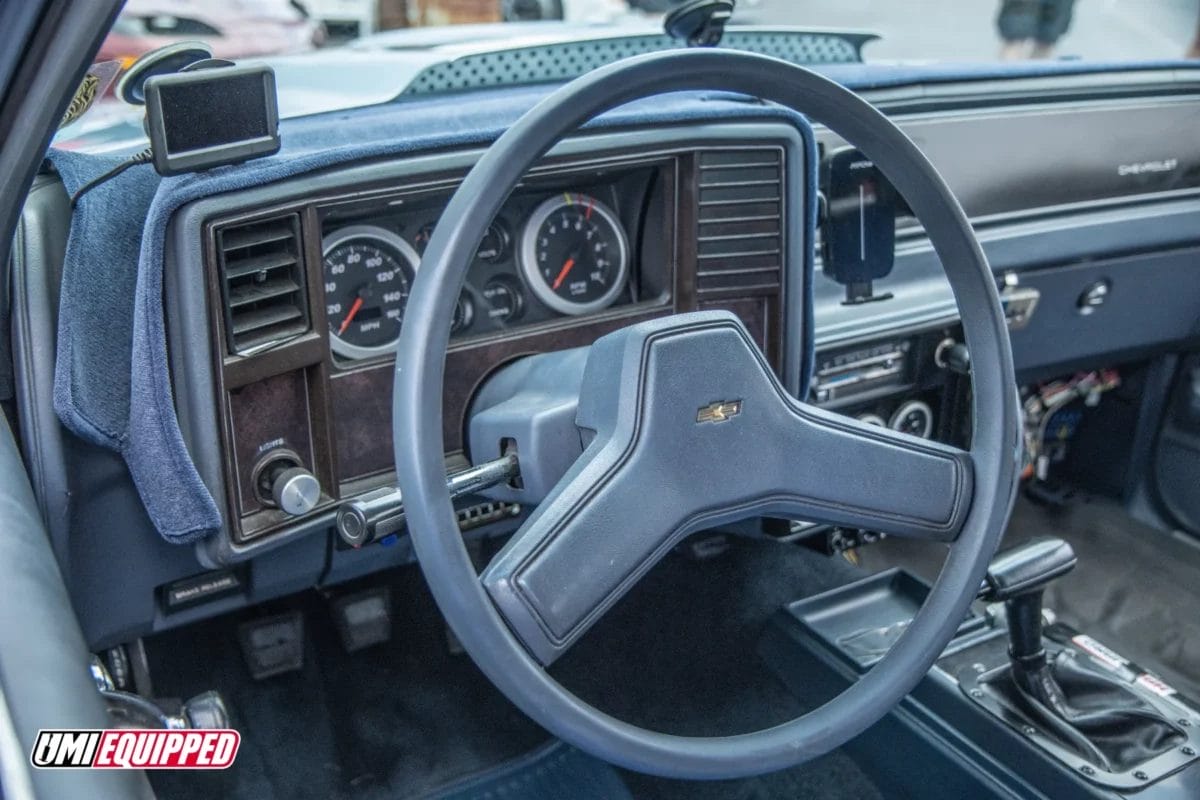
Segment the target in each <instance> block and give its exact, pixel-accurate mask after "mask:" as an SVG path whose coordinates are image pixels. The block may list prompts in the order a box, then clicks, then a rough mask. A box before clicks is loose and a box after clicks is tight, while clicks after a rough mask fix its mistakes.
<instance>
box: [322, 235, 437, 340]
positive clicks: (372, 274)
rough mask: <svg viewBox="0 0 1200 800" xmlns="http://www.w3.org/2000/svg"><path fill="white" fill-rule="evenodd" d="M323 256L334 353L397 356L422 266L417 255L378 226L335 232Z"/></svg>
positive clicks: (326, 303) (324, 247)
mask: <svg viewBox="0 0 1200 800" xmlns="http://www.w3.org/2000/svg"><path fill="white" fill-rule="evenodd" d="M322 250H323V251H324V253H325V258H324V273H325V314H326V316H327V317H328V319H329V345H330V347H331V348H333V351H334V352H335V353H337V354H338V355H340V356H343V357H345V358H371V357H373V356H379V355H384V354H386V353H389V352H391V351H392V350H394V349H395V348H396V341H397V340H398V339H399V338H400V324H401V323H402V322H403V321H404V307H405V305H406V304H407V303H408V290H409V286H410V285H411V283H412V279H413V276H414V275H415V274H416V271H417V265H418V264H419V262H420V259H419V258H418V257H417V253H416V251H415V250H413V249H412V247H411V246H410V245H409V244H408V242H406V241H404V240H403V239H401V238H400V237H399V236H397V235H396V234H394V233H392V232H391V231H388V230H385V229H383V228H379V227H376V226H374V225H353V226H351V227H348V228H342V229H341V230H338V231H334V232H333V233H332V234H330V235H329V236H326V237H325V240H324V242H323V243H322Z"/></svg>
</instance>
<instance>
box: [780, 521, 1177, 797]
mask: <svg viewBox="0 0 1200 800" xmlns="http://www.w3.org/2000/svg"><path fill="white" fill-rule="evenodd" d="M1074 564H1075V556H1074V553H1073V552H1072V551H1071V548H1070V546H1069V545H1067V544H1066V543H1065V542H1062V541H1060V540H1057V539H1041V540H1035V541H1031V542H1028V543H1026V544H1024V545H1021V546H1019V547H1017V548H1015V549H1013V550H1011V551H1007V552H1005V553H1002V554H1000V555H999V556H997V557H996V559H995V560H994V561H993V563H992V565H991V568H990V569H989V571H988V575H987V578H986V580H985V582H984V585H983V587H982V588H981V590H980V599H981V601H982V602H981V603H979V604H977V606H976V607H975V608H973V609H972V610H971V612H970V613H969V614H968V616H967V617H966V618H965V619H964V620H963V621H962V624H961V625H960V626H959V629H958V632H957V634H956V635H955V637H954V639H953V640H952V641H951V642H950V644H949V645H948V646H947V648H946V649H945V651H944V652H943V653H942V655H941V657H940V658H939V659H938V661H937V662H936V664H935V665H934V667H933V668H932V669H931V670H930V672H929V673H928V674H927V675H926V677H925V678H924V679H923V680H922V681H921V683H920V684H919V685H918V686H917V688H916V689H915V690H914V691H913V692H912V693H911V694H910V695H909V696H908V697H906V698H905V700H904V701H903V702H902V703H901V704H900V705H899V706H898V707H897V709H896V710H895V711H894V712H892V713H891V714H890V715H888V717H886V718H885V719H884V720H883V721H881V722H880V723H878V724H876V725H875V726H874V727H873V728H871V729H870V730H868V731H867V732H866V733H864V734H863V735H861V736H860V737H859V738H858V739H856V740H854V741H853V742H852V743H851V744H850V745H848V748H849V749H850V750H851V751H852V752H854V755H855V756H856V757H857V758H858V759H859V760H860V763H862V764H864V766H865V767H866V768H868V769H877V770H878V771H879V773H880V776H881V778H882V779H884V780H886V783H887V785H889V786H892V787H894V788H895V789H896V790H897V791H898V792H901V793H911V794H913V795H914V796H929V795H930V787H931V786H937V787H938V791H937V793H936V794H937V796H945V797H967V796H970V797H1023V798H1024V797H1056V798H1057V797H1080V798H1115V797H1123V796H1134V795H1135V796H1137V797H1145V798H1153V799H1155V800H1158V799H1159V798H1161V799H1162V800H1166V799H1167V798H1184V797H1196V796H1197V795H1200V763H1198V759H1200V755H1198V751H1200V710H1197V709H1198V708H1200V707H1198V706H1197V705H1196V704H1195V703H1194V702H1193V701H1191V700H1190V699H1188V698H1185V697H1183V696H1182V695H1181V694H1180V693H1179V692H1178V691H1176V690H1175V689H1174V688H1173V687H1171V686H1170V685H1168V684H1167V683H1166V682H1165V681H1163V680H1162V679H1161V678H1160V677H1158V676H1157V675H1155V674H1154V673H1152V672H1149V671H1147V670H1144V669H1142V668H1141V667H1139V666H1138V665H1137V664H1135V663H1133V662H1132V661H1131V660H1129V659H1127V658H1125V657H1124V656H1122V655H1121V654H1120V653H1118V652H1117V651H1116V650H1114V649H1112V648H1110V647H1108V646H1106V645H1105V644H1104V643H1101V642H1099V641H1096V640H1095V639H1093V638H1092V637H1090V636H1088V635H1087V634H1086V632H1080V631H1076V630H1073V629H1071V628H1069V627H1068V626H1065V625H1062V624H1050V625H1044V611H1043V608H1042V594H1043V591H1044V589H1045V587H1046V586H1047V585H1048V584H1049V583H1050V582H1052V581H1053V580H1054V579H1056V578H1058V577H1060V576H1062V575H1064V574H1066V573H1067V572H1068V571H1070V570H1071V569H1072V568H1073V567H1074ZM929 590H930V587H929V586H928V585H927V584H925V583H923V582H922V581H921V580H919V579H917V578H915V577H913V576H912V575H910V574H909V573H907V572H904V571H902V570H899V569H891V570H887V571H884V572H881V573H877V574H875V575H871V576H869V577H867V578H864V579H862V580H860V581H857V582H855V583H852V584H849V585H846V586H843V587H840V588H838V589H834V590H832V591H829V592H825V593H823V594H820V595H817V596H814V597H810V598H806V599H804V600H800V601H798V602H796V603H793V604H791V605H790V606H788V607H786V608H785V609H783V610H781V611H780V613H779V614H778V615H777V616H776V617H775V618H774V620H773V621H772V624H771V625H770V626H768V629H767V631H766V633H765V634H764V636H763V639H762V641H761V644H760V651H761V654H762V655H763V657H764V658H765V659H766V660H767V662H768V663H769V664H770V665H771V666H772V668H773V669H774V670H775V671H776V672H777V673H778V674H779V676H780V678H781V679H782V680H783V681H784V682H785V683H786V684H787V685H788V686H789V688H790V689H791V690H792V691H793V692H794V693H796V694H797V695H798V696H800V698H801V699H802V700H803V701H805V702H807V703H810V704H813V705H816V704H818V703H820V702H823V701H824V700H826V699H828V698H829V697H830V696H832V694H833V693H834V692H837V691H841V690H842V689H844V688H845V686H846V684H847V683H850V682H853V681H854V680H856V679H857V678H858V677H859V676H861V675H862V674H864V673H865V672H866V671H867V670H869V669H870V668H871V666H872V665H874V664H875V663H876V662H877V661H879V660H880V659H881V658H883V656H884V655H885V654H886V653H887V651H888V649H889V648H890V647H891V645H892V644H893V643H894V642H895V641H896V640H897V639H898V638H899V637H900V636H901V635H902V634H903V633H904V631H905V630H906V629H907V627H908V625H909V623H910V622H911V620H912V618H913V617H914V616H915V615H916V613H917V611H918V610H919V609H920V607H921V604H922V603H923V601H924V599H925V597H926V595H927V594H928V593H929ZM913 764H921V765H922V767H923V768H922V769H920V770H914V769H913V768H912V765H913ZM909 784H911V785H909Z"/></svg>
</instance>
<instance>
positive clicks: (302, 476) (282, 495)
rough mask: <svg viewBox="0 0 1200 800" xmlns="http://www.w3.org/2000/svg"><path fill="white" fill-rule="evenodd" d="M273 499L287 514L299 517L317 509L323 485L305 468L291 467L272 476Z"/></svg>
mask: <svg viewBox="0 0 1200 800" xmlns="http://www.w3.org/2000/svg"><path fill="white" fill-rule="evenodd" d="M271 497H273V498H274V499H275V505H277V506H279V507H280V508H281V509H283V510H284V511H285V512H286V513H288V514H291V515H292V516H293V517H299V516H301V515H303V514H307V513H308V512H310V511H312V510H313V509H314V508H316V507H317V503H318V502H319V501H320V499H321V484H320V483H319V482H318V481H317V479H316V477H315V476H314V475H313V474H312V473H311V472H309V471H308V470H306V469H304V468H303V467H291V468H289V469H285V470H281V471H280V472H278V473H277V474H275V475H274V476H272V478H271Z"/></svg>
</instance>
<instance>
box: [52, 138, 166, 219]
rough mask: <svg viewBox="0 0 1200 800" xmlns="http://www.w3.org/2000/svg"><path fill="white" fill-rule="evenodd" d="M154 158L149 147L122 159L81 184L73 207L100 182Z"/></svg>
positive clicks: (72, 200) (73, 201)
mask: <svg viewBox="0 0 1200 800" xmlns="http://www.w3.org/2000/svg"><path fill="white" fill-rule="evenodd" d="M153 158H154V154H153V153H152V152H151V151H150V148H149V147H147V148H146V149H145V150H143V151H142V152H140V153H138V154H136V155H133V156H131V157H130V158H129V160H127V161H122V162H121V163H120V164H117V165H116V166H115V167H113V168H112V169H110V170H109V171H108V172H105V173H104V174H103V175H99V176H97V177H95V178H92V179H91V180H90V181H88V182H87V183H85V184H84V185H83V186H80V187H79V189H78V190H77V191H76V192H75V194H73V195H71V208H74V207H75V204H76V203H78V202H79V198H81V197H83V195H84V194H86V193H87V192H90V191H91V190H92V189H95V188H96V187H97V186H99V185H100V184H102V183H104V182H105V181H110V180H112V179H113V178H115V177H117V176H118V175H120V174H121V173H122V172H124V171H125V170H127V169H129V168H130V167H136V166H137V165H138V164H149V163H150V161H151V159H153Z"/></svg>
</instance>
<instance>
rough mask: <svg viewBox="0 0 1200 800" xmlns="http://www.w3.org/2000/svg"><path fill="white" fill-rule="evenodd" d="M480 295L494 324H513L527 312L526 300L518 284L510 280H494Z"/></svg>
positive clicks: (488, 283) (485, 285) (500, 278)
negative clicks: (523, 312) (522, 313)
mask: <svg viewBox="0 0 1200 800" xmlns="http://www.w3.org/2000/svg"><path fill="white" fill-rule="evenodd" d="M480 294H482V295H483V302H484V303H485V304H487V317H488V319H490V320H492V321H493V322H496V323H499V324H504V323H506V322H512V321H513V320H515V319H517V318H518V317H520V316H521V312H522V311H524V310H525V298H524V297H523V296H522V295H521V290H520V288H519V287H518V286H517V285H516V282H515V281H513V280H511V279H510V278H504V277H498V278H492V279H491V280H490V281H488V282H487V283H486V284H484V286H483V291H482V292H481V293H480Z"/></svg>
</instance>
